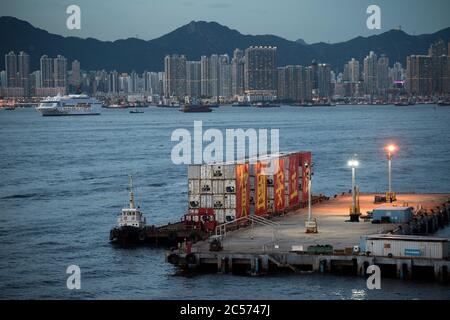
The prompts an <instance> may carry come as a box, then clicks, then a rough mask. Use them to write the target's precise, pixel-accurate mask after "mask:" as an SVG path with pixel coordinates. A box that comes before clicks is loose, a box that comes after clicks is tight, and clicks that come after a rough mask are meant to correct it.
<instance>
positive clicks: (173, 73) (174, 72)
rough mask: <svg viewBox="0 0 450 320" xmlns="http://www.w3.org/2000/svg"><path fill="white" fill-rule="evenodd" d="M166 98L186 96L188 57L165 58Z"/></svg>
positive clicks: (171, 56) (172, 56) (176, 55)
mask: <svg viewBox="0 0 450 320" xmlns="http://www.w3.org/2000/svg"><path fill="white" fill-rule="evenodd" d="M164 72H165V85H164V87H165V88H164V89H165V92H164V95H165V96H166V97H172V96H174V97H179V98H180V97H184V96H185V94H186V56H184V55H178V54H173V55H167V56H166V57H165V58H164Z"/></svg>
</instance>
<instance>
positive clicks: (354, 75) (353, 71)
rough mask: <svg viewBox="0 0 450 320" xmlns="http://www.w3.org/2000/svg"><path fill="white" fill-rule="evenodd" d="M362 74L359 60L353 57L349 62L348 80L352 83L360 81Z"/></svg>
mask: <svg viewBox="0 0 450 320" xmlns="http://www.w3.org/2000/svg"><path fill="white" fill-rule="evenodd" d="M360 74H361V72H360V68H359V61H358V60H355V58H352V60H350V61H349V62H348V81H350V82H351V83H358V82H359V79H360Z"/></svg>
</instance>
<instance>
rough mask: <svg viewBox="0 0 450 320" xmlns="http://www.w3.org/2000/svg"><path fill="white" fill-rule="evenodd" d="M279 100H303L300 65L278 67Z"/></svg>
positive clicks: (303, 89) (302, 72)
mask: <svg viewBox="0 0 450 320" xmlns="http://www.w3.org/2000/svg"><path fill="white" fill-rule="evenodd" d="M277 97H278V99H280V100H286V101H291V102H292V101H296V102H299V101H304V100H305V83H304V68H303V67H302V66H298V65H295V66H285V67H282V68H278V93H277Z"/></svg>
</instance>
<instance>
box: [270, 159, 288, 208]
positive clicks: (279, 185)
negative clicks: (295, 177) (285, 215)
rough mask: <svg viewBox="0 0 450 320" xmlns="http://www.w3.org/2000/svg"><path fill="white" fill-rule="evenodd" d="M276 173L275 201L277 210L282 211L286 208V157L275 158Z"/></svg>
mask: <svg viewBox="0 0 450 320" xmlns="http://www.w3.org/2000/svg"><path fill="white" fill-rule="evenodd" d="M275 170H276V171H275V174H274V185H273V186H274V192H275V194H274V197H275V199H274V201H275V212H282V211H284V208H285V198H286V197H285V196H284V188H285V185H284V180H285V177H284V159H283V158H278V159H277V160H275Z"/></svg>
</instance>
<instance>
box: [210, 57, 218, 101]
mask: <svg viewBox="0 0 450 320" xmlns="http://www.w3.org/2000/svg"><path fill="white" fill-rule="evenodd" d="M209 93H210V96H212V97H218V96H219V56H218V55H217V54H212V55H211V57H210V58H209Z"/></svg>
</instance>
